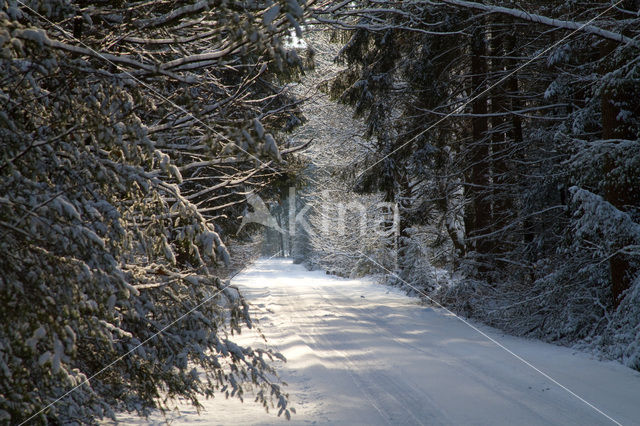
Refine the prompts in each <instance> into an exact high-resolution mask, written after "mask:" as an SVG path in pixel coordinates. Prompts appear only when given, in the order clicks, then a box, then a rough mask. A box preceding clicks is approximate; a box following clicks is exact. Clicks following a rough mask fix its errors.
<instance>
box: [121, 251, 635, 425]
mask: <svg viewBox="0 0 640 426" xmlns="http://www.w3.org/2000/svg"><path fill="white" fill-rule="evenodd" d="M233 284H234V285H237V286H238V287H239V288H240V289H241V291H242V292H243V294H245V296H246V297H247V300H248V301H249V302H250V303H251V306H252V311H253V313H252V315H253V317H254V319H255V320H257V321H258V323H259V327H260V328H261V331H262V332H263V333H264V335H265V336H266V338H267V341H268V344H269V345H271V346H272V347H275V348H276V349H277V350H279V351H280V352H282V354H283V355H284V356H285V357H286V358H287V363H282V364H280V363H279V364H278V365H277V368H278V369H279V373H280V375H281V378H282V379H283V380H284V381H285V382H286V383H287V384H288V386H287V391H288V392H289V393H290V395H291V405H292V406H293V407H295V408H296V410H297V413H296V414H294V415H293V417H292V420H291V422H286V420H284V419H282V418H278V417H276V414H275V413H273V412H270V413H269V414H265V413H264V410H263V409H262V407H260V406H258V405H257V404H254V403H253V402H252V401H251V400H252V397H251V394H250V393H247V395H245V403H244V404H243V403H240V402H238V401H237V400H235V399H229V400H224V399H223V398H221V397H218V398H215V399H213V400H208V401H204V406H205V411H204V412H203V413H202V414H201V415H198V414H197V413H196V412H195V410H193V409H192V408H191V407H189V406H188V405H186V404H185V405H184V406H183V407H184V408H182V407H181V413H180V414H179V415H178V414H170V415H169V418H170V419H171V420H175V421H176V422H178V423H180V424H182V423H191V422H194V423H203V424H274V423H282V424H367V425H377V424H494V425H495V424H528V425H534V424H558V425H560V424H561V425H585V424H589V425H596V424H603V425H605V424H611V422H610V421H609V420H607V419H606V418H605V417H604V416H602V415H601V414H599V413H598V412H596V411H595V410H593V409H592V408H591V407H589V406H587V405H586V404H584V403H583V402H581V401H579V400H578V399H576V398H575V397H573V396H571V395H570V394H569V393H567V392H566V391H565V390H564V389H561V388H560V387H558V386H557V385H554V384H553V383H551V382H549V381H548V380H547V379H545V378H544V377H543V376H542V375H540V374H539V373H537V372H536V371H534V370H532V369H531V368H529V367H528V366H526V365H525V364H523V363H522V362H520V361H518V360H517V359H515V358H514V357H513V356H512V355H510V354H508V353H507V352H505V351H504V350H503V349H501V348H499V347H498V346H496V345H495V344H494V343H492V342H490V341H488V340H487V339H486V338H484V337H483V336H481V335H479V334H478V333H477V332H476V331H474V330H472V329H471V328H470V327H468V326H467V325H465V324H463V323H462V322H461V321H459V320H458V319H456V318H455V317H453V316H452V315H448V314H446V312H444V311H442V310H439V309H434V308H431V307H428V306H424V305H422V304H420V303H419V301H418V300H417V299H415V298H410V297H407V296H405V295H404V294H402V293H401V292H400V291H399V290H397V289H395V288H391V287H388V286H383V285H379V284H376V283H374V282H371V281H367V280H347V279H342V278H337V277H334V276H331V275H326V274H325V273H323V272H320V271H307V270H306V269H305V268H304V267H302V266H300V265H294V264H293V263H292V262H291V260H288V259H270V260H259V261H258V262H257V263H256V264H255V265H253V266H252V267H250V268H249V269H247V270H246V271H245V272H243V273H241V274H239V275H238V276H237V277H235V278H234V280H233ZM478 327H479V328H480V329H482V330H483V331H484V332H486V333H487V334H489V335H490V336H492V337H493V338H495V339H496V340H498V341H500V342H501V343H502V344H504V345H505V346H507V347H508V348H510V349H511V350H513V351H514V352H515V353H517V354H518V355H520V356H522V357H523V358H525V359H527V360H528V361H529V362H531V363H532V364H533V365H535V366H536V367H537V368H540V369H541V370H542V371H545V372H546V373H547V374H549V375H550V376H551V377H553V378H554V379H556V380H557V381H558V382H560V383H562V384H563V385H564V386H566V387H567V388H569V389H571V390H572V391H574V392H575V393H577V394H578V395H580V396H581V397H583V398H585V399H586V400H587V401H589V402H590V403H592V404H593V405H594V406H596V407H598V409H600V410H602V411H604V412H605V413H607V414H608V415H609V416H611V417H612V418H614V419H616V420H617V421H619V422H620V423H621V424H625V425H632V424H640V423H639V420H638V419H640V406H639V405H638V395H640V374H638V373H636V372H633V371H632V370H630V369H628V368H626V367H623V366H621V365H619V364H617V363H613V362H600V361H597V360H593V359H590V358H589V357H588V356H587V355H585V354H583V353H575V352H574V351H572V350H570V349H568V348H562V347H557V346H553V345H549V344H546V343H542V342H539V341H530V340H526V339H521V338H516V337H510V336H503V335H501V334H499V333H498V332H496V331H495V330H493V329H491V328H488V327H483V326H478ZM238 341H239V342H240V343H243V344H247V345H251V346H254V347H255V346H260V345H264V341H262V340H261V339H260V338H259V336H258V334H257V332H255V331H250V332H243V334H242V335H241V336H239V339H238ZM121 420H122V421H123V422H124V423H128V422H127V420H128V419H125V418H123V419H121ZM152 420H153V419H152ZM157 421H158V423H160V422H161V420H160V418H158V419H157Z"/></svg>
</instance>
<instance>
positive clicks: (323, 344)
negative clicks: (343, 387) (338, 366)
mask: <svg viewBox="0 0 640 426" xmlns="http://www.w3.org/2000/svg"><path fill="white" fill-rule="evenodd" d="M287 290H288V288H287V289H286V290H285V291H286V297H287V298H288V299H289V300H293V299H295V300H296V302H297V303H296V305H297V307H299V306H301V305H303V304H304V303H303V301H302V298H301V297H300V295H299V294H295V295H294V294H292V293H291V292H290V291H287ZM287 306H288V307H289V308H293V307H294V305H293V304H288V305H287ZM332 306H334V307H335V305H332ZM297 312H298V309H295V308H293V309H289V312H288V314H289V315H290V317H291V318H292V319H296V321H295V322H296V325H297V326H298V329H299V332H300V336H301V337H302V336H305V337H306V338H307V339H309V340H310V341H311V342H312V343H311V344H310V343H309V342H306V344H307V345H309V347H312V348H313V347H314V346H315V349H316V350H322V349H328V350H330V351H332V352H333V353H335V354H337V355H338V356H339V357H340V358H342V359H344V360H345V364H346V366H347V367H348V368H347V372H348V373H349V375H350V376H351V378H352V379H353V380H354V382H355V383H356V385H357V386H358V388H359V389H360V390H361V391H362V393H363V395H364V396H365V398H367V400H368V401H369V403H371V405H372V406H374V407H375V408H376V410H377V411H378V413H379V414H380V415H381V417H382V418H383V419H384V420H385V422H386V423H387V424H399V423H401V424H418V425H424V424H425V423H423V421H422V420H421V419H420V418H419V417H418V416H416V415H415V414H414V413H413V410H412V407H411V406H410V405H408V404H407V403H406V402H404V401H402V400H401V399H399V398H398V397H397V395H398V394H404V393H405V392H406V389H404V387H403V386H402V385H401V384H399V383H398V382H397V381H396V380H395V379H392V378H391V376H389V375H388V374H387V373H385V372H384V371H380V370H377V371H375V375H376V378H377V379H379V380H380V381H381V382H382V383H380V382H379V381H376V380H373V379H372V378H370V377H367V375H365V374H360V373H358V372H357V370H358V369H359V368H360V367H362V366H363V365H367V364H370V362H369V361H368V360H366V359H365V358H364V357H362V356H360V355H357V354H352V355H348V354H346V353H345V352H343V351H341V350H340V349H338V348H336V347H335V345H334V343H333V342H331V341H330V340H329V339H326V338H323V337H321V336H322V333H316V335H311V334H309V333H308V332H306V331H304V330H303V329H302V328H301V327H300V323H299V321H300V320H301V317H300V316H299V315H298V314H297ZM317 320H319V321H320V322H322V323H323V324H325V325H327V321H326V320H324V319H322V318H321V317H318V318H317ZM313 330H314V331H315V330H316V329H315V328H314V329H313ZM385 388H387V389H388V388H393V389H392V391H389V390H387V389H385ZM370 389H375V390H376V391H377V392H375V393H372V392H371V391H370ZM376 402H377V403H378V404H380V405H381V406H382V408H381V407H379V406H378V404H376ZM413 402H414V403H417V405H414V406H418V407H419V406H423V405H424V400H420V399H415V398H414V401H413ZM397 407H400V408H401V410H400V411H398V408H397ZM433 408H434V410H435V409H436V408H435V406H433ZM389 413H393V414H389ZM408 417H409V418H410V419H409V418H408ZM408 420H412V422H408ZM430 424H434V423H433V422H430Z"/></svg>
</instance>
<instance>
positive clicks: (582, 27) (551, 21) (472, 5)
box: [441, 0, 637, 44]
mask: <svg viewBox="0 0 640 426" xmlns="http://www.w3.org/2000/svg"><path fill="white" fill-rule="evenodd" d="M441 1H442V2H443V3H447V4H450V5H453V6H459V7H463V8H467V9H475V10H481V11H484V12H489V13H499V14H503V15H509V16H513V17H514V18H518V19H522V20H525V21H529V22H535V23H538V24H542V25H546V26H549V27H555V28H562V29H566V30H574V31H583V32H586V33H589V34H594V35H597V36H599V37H602V38H606V39H609V40H613V41H617V42H619V43H625V44H635V43H637V41H636V40H634V39H632V38H630V37H627V36H625V35H622V34H620V33H615V32H613V31H609V30H605V29H602V28H599V27H596V26H595V25H591V24H584V23H580V22H574V21H565V20H562V19H555V18H549V17H546V16H542V15H538V14H535V13H529V12H525V11H523V10H517V9H512V8H508V7H504V6H494V5H489V4H482V3H476V2H471V1H466V0H441Z"/></svg>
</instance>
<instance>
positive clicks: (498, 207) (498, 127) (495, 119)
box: [491, 16, 517, 251]
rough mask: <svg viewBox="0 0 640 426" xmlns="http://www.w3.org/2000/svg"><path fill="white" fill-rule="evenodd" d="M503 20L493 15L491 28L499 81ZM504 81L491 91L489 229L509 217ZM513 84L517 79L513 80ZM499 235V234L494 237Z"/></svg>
mask: <svg viewBox="0 0 640 426" xmlns="http://www.w3.org/2000/svg"><path fill="white" fill-rule="evenodd" d="M504 27H505V20H504V18H502V17H499V16H497V17H495V18H493V26H492V29H491V77H492V80H493V81H499V80H500V79H501V78H502V77H503V76H504V74H505V69H506V66H505V65H506V59H505V58H504V56H505V32H504V31H505V30H504ZM510 80H511V79H509V80H508V81H505V82H502V83H500V84H498V85H497V86H496V87H495V88H494V89H493V90H492V91H491V113H492V116H491V155H492V158H493V177H494V179H493V200H494V205H493V220H492V222H493V230H499V229H501V228H503V227H504V226H505V225H506V224H507V223H508V221H509V218H510V217H511V216H512V206H513V203H512V201H511V193H510V192H511V191H510V188H509V183H510V178H509V169H508V163H507V161H508V156H509V145H510V144H509V140H508V139H507V120H506V118H505V116H502V115H500V114H503V113H504V112H505V111H507V110H508V107H509V105H508V102H507V93H506V89H508V88H509V83H511V81H510ZM516 84H517V80H516ZM498 238H499V237H498ZM494 249H495V250H497V251H503V250H504V249H505V247H504V244H494Z"/></svg>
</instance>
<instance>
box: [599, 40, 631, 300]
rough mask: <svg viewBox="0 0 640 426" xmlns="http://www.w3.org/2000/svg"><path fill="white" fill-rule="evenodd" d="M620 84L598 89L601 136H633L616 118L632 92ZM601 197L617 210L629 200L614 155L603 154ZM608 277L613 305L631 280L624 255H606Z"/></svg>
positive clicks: (609, 46)
mask: <svg viewBox="0 0 640 426" xmlns="http://www.w3.org/2000/svg"><path fill="white" fill-rule="evenodd" d="M614 47H615V45H614V44H613V43H605V46H604V47H603V49H602V54H603V56H604V55H606V54H608V53H610V52H611V51H613V49H614ZM621 89H622V88H620V87H606V88H605V89H604V90H603V91H602V98H601V108H602V139H634V138H635V136H634V135H633V134H630V133H631V132H630V130H629V128H628V127H627V126H625V125H624V123H621V122H620V121H619V120H618V116H619V114H620V110H621V108H620V105H621V104H629V103H632V102H633V100H632V99H630V98H631V96H633V92H634V91H633V90H621ZM603 168H604V170H603V171H604V179H605V182H606V183H605V188H604V198H605V200H607V201H608V202H609V203H611V204H612V205H613V206H614V207H616V208H617V209H619V210H623V211H624V210H625V209H626V205H628V204H629V202H630V200H629V199H628V197H629V195H630V192H631V191H629V188H627V187H625V186H623V185H621V184H620V183H619V182H616V180H615V179H614V178H613V177H612V176H611V171H612V170H613V169H614V168H615V159H614V158H611V157H610V156H606V160H605V163H604V167H603ZM617 243H618V244H617V245H619V246H620V248H621V247H622V246H624V245H626V244H628V243H629V241H619V242H617ZM609 268H610V278H611V295H612V297H613V304H614V306H616V307H617V306H618V304H619V303H620V297H621V296H622V294H623V293H624V291H625V290H626V289H628V288H629V287H630V286H631V280H632V275H633V274H632V272H633V271H632V264H631V259H630V258H629V256H628V255H625V254H622V253H618V254H615V255H613V256H612V257H611V258H610V259H609Z"/></svg>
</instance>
